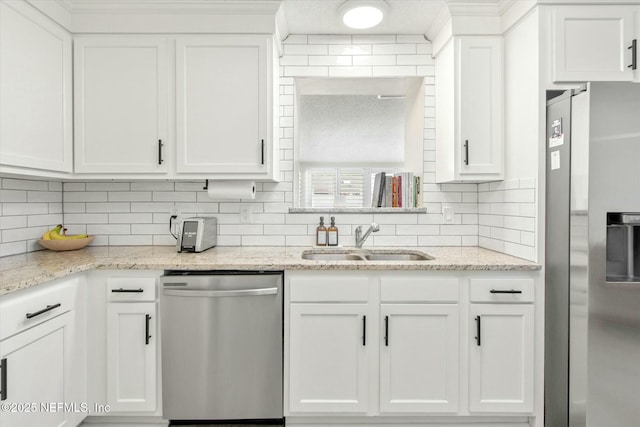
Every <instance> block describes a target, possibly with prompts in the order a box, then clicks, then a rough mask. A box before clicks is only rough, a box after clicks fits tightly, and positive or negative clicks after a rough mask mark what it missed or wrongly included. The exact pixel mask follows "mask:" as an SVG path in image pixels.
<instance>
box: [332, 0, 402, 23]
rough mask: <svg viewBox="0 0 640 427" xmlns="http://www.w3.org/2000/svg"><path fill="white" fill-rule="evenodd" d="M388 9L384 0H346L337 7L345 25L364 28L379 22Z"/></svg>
mask: <svg viewBox="0 0 640 427" xmlns="http://www.w3.org/2000/svg"><path fill="white" fill-rule="evenodd" d="M388 11H389V5H388V4H387V2H385V1H384V0H347V1H345V2H344V3H342V4H341V5H340V7H339V8H338V15H339V16H340V18H342V22H343V23H344V25H346V26H347V27H349V28H354V29H356V30H364V29H367V28H372V27H375V26H376V25H378V24H379V23H381V22H382V20H383V19H384V16H385V14H386V13H387V12H388Z"/></svg>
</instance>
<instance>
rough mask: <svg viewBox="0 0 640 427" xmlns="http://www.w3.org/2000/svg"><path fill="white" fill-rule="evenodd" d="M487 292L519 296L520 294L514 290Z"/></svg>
mask: <svg viewBox="0 0 640 427" xmlns="http://www.w3.org/2000/svg"><path fill="white" fill-rule="evenodd" d="M489 292H491V293H492V294H521V293H522V291H518V290H515V289H509V290H501V289H491V290H490V291H489Z"/></svg>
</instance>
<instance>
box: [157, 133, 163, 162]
mask: <svg viewBox="0 0 640 427" xmlns="http://www.w3.org/2000/svg"><path fill="white" fill-rule="evenodd" d="M162 163H164V160H163V159H162V140H161V139H159V140H158V164H159V165H161V164H162Z"/></svg>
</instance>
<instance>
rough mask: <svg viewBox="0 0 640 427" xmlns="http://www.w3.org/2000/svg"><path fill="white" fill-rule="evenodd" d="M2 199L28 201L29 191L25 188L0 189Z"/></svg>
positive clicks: (6, 201)
mask: <svg viewBox="0 0 640 427" xmlns="http://www.w3.org/2000/svg"><path fill="white" fill-rule="evenodd" d="M45 194H46V193H45ZM0 201H1V202H2V203H21V202H22V203H26V202H27V192H26V191H25V190H0Z"/></svg>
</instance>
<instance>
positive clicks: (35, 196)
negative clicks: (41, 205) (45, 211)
mask: <svg viewBox="0 0 640 427" xmlns="http://www.w3.org/2000/svg"><path fill="white" fill-rule="evenodd" d="M27 201H28V202H30V203H31V202H36V203H37V202H46V203H62V192H61V191H27Z"/></svg>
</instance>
